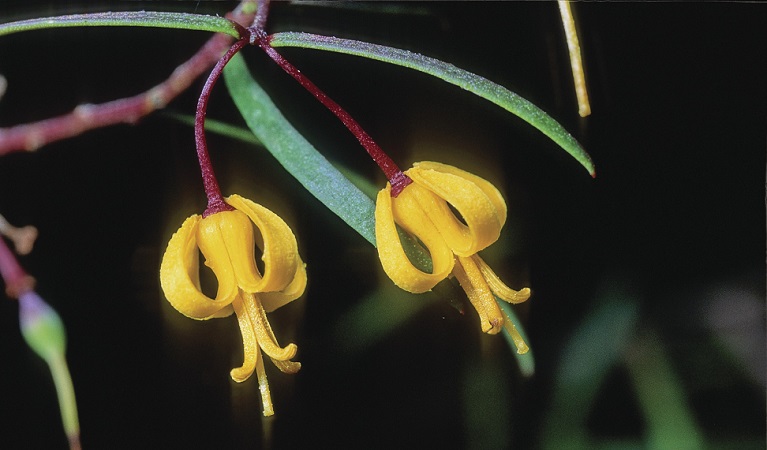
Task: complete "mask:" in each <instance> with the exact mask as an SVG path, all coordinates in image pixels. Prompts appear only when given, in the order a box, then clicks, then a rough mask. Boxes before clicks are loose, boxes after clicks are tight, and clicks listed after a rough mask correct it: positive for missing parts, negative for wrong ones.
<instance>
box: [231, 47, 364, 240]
mask: <svg viewBox="0 0 767 450" xmlns="http://www.w3.org/2000/svg"><path fill="white" fill-rule="evenodd" d="M224 81H225V83H226V86H227V88H228V89H229V94H230V95H231V96H232V98H233V99H234V103H235V104H236V105H237V108H238V109H239V110H240V113H241V114H242V117H243V118H244V119H245V123H247V125H248V127H249V128H250V130H251V131H252V132H253V134H255V135H256V137H257V138H258V139H259V140H260V141H261V142H262V143H263V144H264V146H266V148H267V149H268V150H269V152H270V153H271V154H272V155H274V157H275V158H277V161H278V162H279V163H280V164H282V166H283V167H285V169H286V170H287V171H288V172H289V173H290V174H291V175H293V176H294V177H295V178H296V180H298V181H299V182H300V183H301V184H302V185H303V186H304V187H305V188H306V189H307V190H308V191H309V192H310V193H311V194H312V195H314V196H315V197H317V199H318V200H319V201H320V202H322V203H323V204H324V205H325V206H327V207H328V208H329V209H330V210H331V211H333V212H334V213H335V214H336V215H337V216H339V217H340V218H342V219H343V220H344V221H345V222H346V223H347V224H349V226H351V227H352V228H353V229H354V230H355V231H357V232H358V233H359V234H360V235H362V237H364V238H365V239H367V240H368V242H370V243H371V244H373V245H375V224H374V215H375V205H374V204H373V201H372V200H371V199H370V197H368V196H367V195H365V194H364V193H363V192H362V191H360V190H359V189H358V188H357V187H356V186H355V185H354V184H352V183H351V182H350V181H349V180H348V179H347V178H346V177H344V176H343V174H342V173H341V172H339V171H338V169H336V168H335V167H333V165H332V164H330V162H329V161H328V160H327V159H325V157H324V156H322V155H321V154H320V153H319V152H318V151H317V150H316V149H315V148H314V147H313V146H312V144H310V143H309V142H308V141H307V140H306V139H305V138H304V137H303V136H301V134H300V133H299V132H298V131H297V130H296V129H295V128H294V127H293V125H291V124H290V122H288V120H287V119H286V118H285V116H283V115H282V113H281V112H280V111H279V110H278V109H277V107H276V106H275V105H274V103H273V102H272V100H271V99H270V98H269V96H268V95H267V94H266V92H264V90H263V89H262V88H261V86H259V85H258V83H256V81H255V80H254V79H253V77H252V76H251V75H250V73H249V72H248V68H247V66H246V64H245V60H244V59H243V58H242V55H236V56H235V57H234V58H232V60H231V61H230V62H229V64H227V66H226V68H225V69H224Z"/></svg>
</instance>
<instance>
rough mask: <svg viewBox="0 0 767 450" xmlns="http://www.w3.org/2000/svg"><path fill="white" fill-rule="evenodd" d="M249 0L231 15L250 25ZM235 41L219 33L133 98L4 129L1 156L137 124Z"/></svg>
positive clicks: (238, 20) (1, 134)
mask: <svg viewBox="0 0 767 450" xmlns="http://www.w3.org/2000/svg"><path fill="white" fill-rule="evenodd" d="M249 3H252V2H251V1H249V0H245V1H243V2H241V3H240V5H239V6H238V7H237V9H235V10H234V11H233V12H232V14H231V15H230V16H229V17H230V18H231V19H232V20H233V21H235V23H236V22H240V23H249V22H250V21H251V20H253V14H243V13H242V10H243V6H244V5H246V4H249ZM231 40H232V38H231V37H230V36H227V35H224V34H217V35H215V36H213V37H212V38H210V39H209V40H208V41H207V42H206V43H205V45H204V46H203V47H202V48H201V49H200V50H199V51H198V52H197V53H195V54H194V56H192V57H191V58H190V59H189V60H187V61H186V62H184V63H183V64H181V65H180V66H178V67H177V68H176V70H174V71H173V73H172V74H171V75H170V77H169V78H168V79H167V80H165V81H164V82H162V83H160V84H158V85H157V86H155V87H153V88H152V89H150V90H148V91H146V92H144V93H141V94H139V95H136V96H133V97H127V98H122V99H119V100H113V101H111V102H106V103H101V104H98V105H81V106H78V107H77V108H75V109H74V110H73V111H72V112H70V113H67V114H64V115H61V116H58V117H54V118H51V119H45V120H41V121H39V122H31V123H27V124H22V125H17V126H14V127H10V128H0V155H4V154H6V153H11V152H16V151H33V150H37V149H38V148H40V147H42V146H43V145H46V144H49V143H51V142H55V141H58V140H61V139H66V138H70V137H74V136H77V135H79V134H82V133H83V132H85V131H88V130H92V129H96V128H101V127H105V126H109V125H114V124H118V123H135V122H137V121H138V120H139V119H140V118H142V117H144V116H146V115H148V114H149V113H151V112H153V111H155V110H157V109H161V108H164V107H165V105H167V104H168V103H169V102H170V101H171V100H173V99H174V98H175V97H176V96H178V95H179V94H180V93H181V92H183V91H185V90H186V89H187V88H188V87H189V86H190V85H191V84H192V82H193V81H194V80H195V79H196V78H197V77H198V76H200V75H201V74H202V73H204V72H205V70H207V69H208V68H209V67H210V66H211V64H213V63H214V62H215V61H216V60H218V59H219V58H220V57H221V54H222V53H223V52H224V51H226V49H227V48H228V47H229V46H230V44H231Z"/></svg>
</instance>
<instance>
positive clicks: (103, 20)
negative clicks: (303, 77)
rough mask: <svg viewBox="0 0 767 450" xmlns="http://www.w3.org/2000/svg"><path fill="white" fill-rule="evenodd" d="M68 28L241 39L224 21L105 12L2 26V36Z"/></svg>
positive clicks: (147, 12)
mask: <svg viewBox="0 0 767 450" xmlns="http://www.w3.org/2000/svg"><path fill="white" fill-rule="evenodd" d="M67 27H152V28H177V29H184V30H198V31H211V32H216V33H225V34H228V35H230V36H233V37H235V38H238V37H240V33H239V31H238V30H237V27H236V26H235V25H234V24H233V23H232V22H231V21H230V20H229V19H225V18H223V17H217V16H206V15H202V14H186V13H171V12H154V11H130V12H126V11H123V12H104V13H93V14H72V15H67V16H56V17H40V18H35V19H28V20H21V21H18V22H10V23H4V24H2V25H0V36H4V35H6V34H13V33H19V32H22V31H32V30H43V29H47V28H67Z"/></svg>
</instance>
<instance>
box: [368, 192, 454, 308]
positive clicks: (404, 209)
mask: <svg viewBox="0 0 767 450" xmlns="http://www.w3.org/2000/svg"><path fill="white" fill-rule="evenodd" d="M419 194H421V195H426V196H428V195H430V193H429V192H428V191H427V190H425V189H424V188H422V187H420V186H417V185H415V184H410V185H409V186H407V187H405V189H404V190H403V191H402V192H401V193H400V194H399V196H397V198H395V199H393V198H392V196H391V185H390V184H389V183H387V184H386V187H385V188H384V189H382V190H381V191H380V192H379V193H378V198H377V199H376V212H375V220H376V222H375V228H376V246H377V248H378V257H379V259H380V260H381V265H382V266H383V269H384V272H386V275H388V276H389V278H391V279H392V281H394V284H396V285H397V286H399V287H400V288H402V289H404V290H406V291H408V292H412V293H415V294H419V293H421V292H426V291H428V290H430V289H431V288H433V287H434V286H435V285H436V284H437V283H439V282H440V281H442V280H444V279H445V278H446V277H447V276H448V274H450V271H451V270H452V269H453V264H454V262H453V259H454V258H453V252H452V251H451V250H450V248H448V246H447V245H446V244H445V241H444V240H443V239H442V236H441V235H440V233H439V230H437V229H436V228H435V227H434V224H433V223H432V222H431V220H429V217H427V216H426V214H425V213H424V211H423V210H422V209H421V207H420V205H419V202H418V200H417V198H416V196H418V195H419ZM395 221H396V224H399V225H400V226H401V227H402V228H403V229H404V230H405V231H406V232H408V233H409V234H411V235H413V236H415V237H417V238H418V239H420V241H421V242H422V243H423V244H424V246H426V249H427V250H428V252H429V254H430V255H431V259H432V273H426V272H423V271H422V270H420V269H418V268H417V267H415V266H414V265H413V263H412V262H411V261H410V259H409V258H408V257H407V255H406V254H405V250H404V249H403V248H402V242H401V241H400V237H399V234H398V233H397V226H396V224H395Z"/></svg>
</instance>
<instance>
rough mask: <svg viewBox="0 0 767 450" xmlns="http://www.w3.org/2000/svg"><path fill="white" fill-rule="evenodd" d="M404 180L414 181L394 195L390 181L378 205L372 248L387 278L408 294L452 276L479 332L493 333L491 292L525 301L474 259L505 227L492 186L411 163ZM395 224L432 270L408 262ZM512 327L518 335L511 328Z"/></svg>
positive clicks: (495, 311) (496, 322) (500, 322)
mask: <svg viewBox="0 0 767 450" xmlns="http://www.w3.org/2000/svg"><path fill="white" fill-rule="evenodd" d="M405 175H407V176H408V177H409V178H410V179H411V180H412V181H413V182H412V183H410V184H409V185H407V186H406V187H405V188H404V189H403V190H402V192H400V193H399V195H397V196H396V197H392V195H391V184H389V183H387V185H386V187H385V188H384V189H383V190H381V191H380V192H379V193H378V198H377V200H376V213H375V218H376V224H375V227H376V242H377V246H378V255H379V257H380V259H381V264H382V265H383V269H384V272H386V274H387V275H388V276H389V278H391V279H392V281H394V283H395V284H396V285H397V286H399V287H400V288H402V289H404V290H406V291H408V292H413V293H422V292H426V291H428V290H430V289H431V288H433V287H434V286H435V285H436V284H437V283H439V282H440V281H442V280H443V279H445V278H447V277H448V276H449V275H451V274H452V275H454V276H455V277H456V278H457V279H458V281H459V282H460V284H461V287H462V288H463V289H464V291H466V295H467V296H468V297H469V300H470V301H471V303H472V305H474V308H476V310H477V313H479V318H480V323H481V326H482V331H484V332H486V333H490V334H495V333H498V332H499V331H500V330H501V328H502V327H503V326H504V314H503V312H502V311H501V309H500V308H499V306H498V304H497V303H496V301H495V298H494V296H493V294H495V295H496V296H497V297H498V298H500V299H503V300H505V301H507V302H509V303H521V302H524V301H525V300H527V299H528V298H529V297H530V289H528V288H524V289H522V290H521V291H515V290H513V289H510V288H509V287H508V286H506V285H505V284H504V283H503V282H502V281H501V280H500V279H499V278H498V276H497V275H496V274H495V273H494V272H493V271H492V269H490V267H489V266H488V265H487V264H486V263H485V262H484V261H483V260H482V258H480V257H479V255H477V252H479V251H480V250H482V249H484V248H486V247H487V246H489V245H490V244H492V243H493V242H495V241H496V240H497V239H498V236H499V235H500V232H501V228H502V227H503V225H504V223H505V222H506V202H505V201H504V200H503V197H502V196H501V194H500V192H498V189H496V188H495V186H493V185H492V184H491V183H490V182H488V181H486V180H484V179H482V178H480V177H478V176H476V175H472V174H470V173H468V172H465V171H463V170H461V169H458V168H455V167H453V166H448V165H446V164H440V163H436V162H420V163H415V164H414V165H413V168H412V169H410V170H407V171H405ZM451 207H452V209H451ZM453 209H454V210H455V211H457V212H458V214H459V216H456V214H455V213H454V212H453ZM396 225H399V226H400V227H401V228H402V229H403V230H404V231H405V232H406V233H408V234H410V235H411V236H414V237H415V238H417V239H418V241H419V242H420V243H421V244H422V245H423V246H424V247H425V248H426V250H427V251H428V252H429V255H430V256H431V259H432V270H431V272H424V271H422V270H421V269H419V268H417V267H416V266H414V265H413V263H412V262H411V261H410V259H409V258H408V257H407V255H406V254H405V250H404V248H403V247H402V242H401V241H400V238H399V235H398V233H397V227H396ZM509 329H510V331H511V332H512V333H513V334H516V333H515V330H514V329H513V326H510V327H509ZM515 337H518V336H515ZM520 341H521V338H520ZM518 342H519V341H518ZM520 351H522V347H520Z"/></svg>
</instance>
